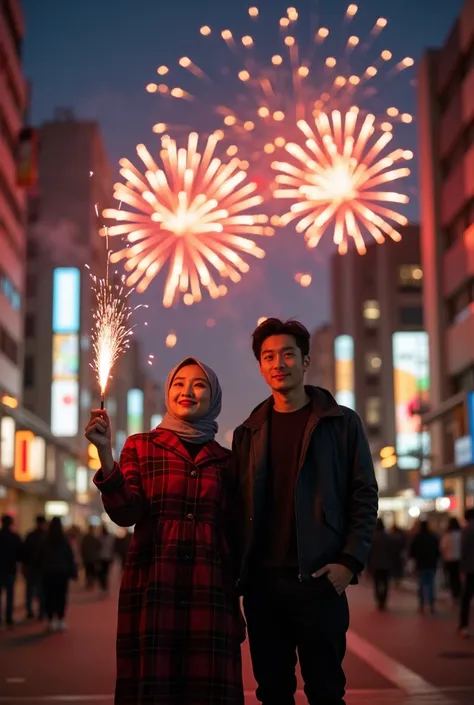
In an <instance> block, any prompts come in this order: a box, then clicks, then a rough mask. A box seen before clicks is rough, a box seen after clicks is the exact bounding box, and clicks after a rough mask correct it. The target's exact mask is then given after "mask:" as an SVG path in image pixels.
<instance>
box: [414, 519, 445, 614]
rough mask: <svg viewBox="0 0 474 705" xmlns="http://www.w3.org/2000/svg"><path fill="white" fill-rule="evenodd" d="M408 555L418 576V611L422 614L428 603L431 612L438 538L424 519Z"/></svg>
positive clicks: (432, 609) (433, 604) (434, 598)
mask: <svg viewBox="0 0 474 705" xmlns="http://www.w3.org/2000/svg"><path fill="white" fill-rule="evenodd" d="M410 555H411V558H412V559H413V561H414V563H415V570H416V574H417V577H418V599H419V611H420V612H421V613H422V614H423V613H424V611H425V605H426V604H428V605H429V607H430V611H431V613H432V614H434V613H435V603H436V570H437V567H438V560H439V540H438V537H437V536H436V534H435V533H433V532H432V531H431V529H430V527H429V524H428V522H427V521H426V520H423V521H420V524H419V531H418V533H417V534H416V535H415V536H414V538H413V541H412V543H411V547H410Z"/></svg>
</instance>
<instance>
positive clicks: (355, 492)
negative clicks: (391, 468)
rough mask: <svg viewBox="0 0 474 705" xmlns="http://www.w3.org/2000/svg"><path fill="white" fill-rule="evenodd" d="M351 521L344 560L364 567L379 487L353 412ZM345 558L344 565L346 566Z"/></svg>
mask: <svg viewBox="0 0 474 705" xmlns="http://www.w3.org/2000/svg"><path fill="white" fill-rule="evenodd" d="M348 440H349V455H348V461H349V472H350V477H349V518H348V525H347V539H346V543H345V546H344V550H343V558H345V557H347V558H348V559H349V560H352V561H355V562H356V563H353V565H358V566H359V567H360V569H363V568H364V567H365V564H366V563H367V558H368V555H369V551H370V547H371V544H372V537H373V534H374V530H375V524H376V521H377V512H378V488H377V481H376V479H375V471H374V464H373V462H372V454H371V452H370V448H369V443H368V440H367V436H366V435H365V431H364V429H363V427H362V422H361V420H360V418H359V417H358V415H357V414H356V413H354V414H353V415H352V416H351V419H350V421H349V439H348ZM344 562H345V561H344V559H343V560H341V563H344Z"/></svg>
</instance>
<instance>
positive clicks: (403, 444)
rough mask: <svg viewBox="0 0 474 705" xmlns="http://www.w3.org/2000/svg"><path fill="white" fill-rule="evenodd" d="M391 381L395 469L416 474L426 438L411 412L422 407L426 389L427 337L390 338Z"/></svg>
mask: <svg viewBox="0 0 474 705" xmlns="http://www.w3.org/2000/svg"><path fill="white" fill-rule="evenodd" d="M392 344H393V380H394V400H395V432H396V447H397V456H398V467H400V468H402V469H404V470H417V469H418V468H419V467H420V460H419V458H420V456H422V457H424V458H427V457H428V456H429V453H430V435H429V433H428V432H427V431H422V432H420V417H419V416H418V415H416V414H413V409H415V408H417V407H419V406H422V407H423V406H426V405H427V403H428V397H429V389H430V374H429V347H428V334H427V333H425V332H424V331H417V332H411V331H401V332H397V333H394V334H393V339H392Z"/></svg>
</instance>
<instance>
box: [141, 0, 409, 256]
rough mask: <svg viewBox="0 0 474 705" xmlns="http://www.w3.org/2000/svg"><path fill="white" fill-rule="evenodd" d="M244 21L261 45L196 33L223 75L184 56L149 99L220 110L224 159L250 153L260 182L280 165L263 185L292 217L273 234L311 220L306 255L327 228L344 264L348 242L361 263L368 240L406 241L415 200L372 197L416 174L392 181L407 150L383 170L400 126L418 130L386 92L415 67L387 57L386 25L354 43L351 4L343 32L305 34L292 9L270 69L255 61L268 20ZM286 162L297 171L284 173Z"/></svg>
mask: <svg viewBox="0 0 474 705" xmlns="http://www.w3.org/2000/svg"><path fill="white" fill-rule="evenodd" d="M248 15H249V22H250V23H251V24H253V25H254V26H255V35H254V34H253V32H252V30H251V29H249V31H248V33H245V34H244V35H243V36H241V37H240V36H239V37H237V36H235V35H234V33H233V32H232V31H231V30H230V29H223V30H215V29H214V28H212V27H210V26H204V27H201V30H200V33H201V35H202V37H203V40H204V41H206V42H212V41H213V42H214V45H213V52H212V56H213V66H219V67H223V68H221V69H220V72H219V73H218V74H217V73H216V71H215V69H212V68H211V69H209V70H206V67H204V66H200V65H198V63H196V62H194V61H193V59H192V58H190V57H188V56H183V57H181V58H180V59H179V60H178V66H177V67H168V66H159V67H158V69H157V73H158V76H159V82H158V83H150V84H148V85H147V91H148V92H149V93H154V94H156V95H157V96H159V97H160V98H172V99H177V100H182V101H185V102H190V101H197V100H199V101H200V102H202V103H204V104H206V105H213V106H214V113H215V115H216V116H217V117H216V118H215V124H214V125H213V128H214V127H215V129H216V132H217V134H219V136H222V135H224V142H223V144H225V145H226V147H227V149H228V153H229V154H232V155H237V156H238V155H239V154H241V153H243V151H244V150H245V159H248V160H249V161H250V162H254V163H255V164H257V165H258V166H257V168H258V169H259V170H262V169H263V168H264V165H265V164H268V166H270V160H275V162H274V165H275V163H276V164H278V168H277V169H276V171H277V172H282V173H279V174H278V176H277V177H276V179H275V180H274V181H273V180H272V179H271V178H269V179H268V181H269V182H270V181H272V183H271V187H270V188H271V191H273V192H274V195H275V196H276V197H277V198H290V197H291V198H293V199H294V200H295V203H294V204H293V206H292V209H291V211H290V213H287V214H285V215H284V216H283V218H282V219H279V218H278V217H277V216H275V217H274V221H273V223H274V224H275V225H280V224H282V225H285V224H288V223H289V222H290V221H291V220H293V219H295V218H296V217H297V215H298V214H301V213H305V217H304V218H303V219H302V220H300V222H299V223H298V229H299V230H301V232H306V240H307V243H308V245H310V246H311V247H313V246H315V244H316V243H317V242H318V241H319V239H320V237H321V235H322V234H323V232H324V231H325V230H327V229H328V228H330V229H333V234H334V240H335V242H336V243H337V245H338V248H339V252H340V253H344V252H345V251H346V249H347V243H348V239H347V238H348V235H350V236H351V237H352V238H353V239H354V242H355V243H356V246H357V248H358V250H359V252H364V251H365V245H364V238H365V237H366V236H367V235H368V234H371V235H372V236H373V237H375V239H376V240H377V241H378V242H381V241H382V240H383V239H384V235H388V236H389V237H392V238H393V239H399V233H398V231H396V230H395V229H394V227H393V226H392V225H390V223H389V222H388V221H391V222H395V223H397V224H400V225H403V224H404V223H406V218H405V217H404V216H403V215H399V214H398V212H397V205H401V204H404V203H406V202H407V201H408V198H407V197H406V196H405V195H404V194H399V193H385V194H383V193H382V192H380V191H378V192H377V193H376V192H375V189H376V188H377V186H380V185H381V184H382V183H386V182H387V181H391V180H394V179H398V178H401V177H403V176H407V175H408V174H409V170H408V169H407V168H400V169H393V170H392V169H391V163H392V164H393V163H395V162H396V161H400V160H403V159H410V158H411V157H412V156H413V155H412V153H411V152H410V151H409V150H403V149H400V150H395V151H392V153H391V154H387V155H386V156H384V157H383V158H382V157H380V158H379V159H378V155H381V152H382V151H383V149H384V148H385V147H386V145H387V144H388V142H389V141H390V140H391V138H392V135H393V131H394V127H395V126H403V125H409V124H410V123H411V122H412V119H413V118H412V116H411V114H409V113H407V112H403V111H402V110H400V109H399V108H397V107H396V106H395V105H393V103H391V102H388V99H387V95H391V94H389V93H388V91H387V87H388V86H391V87H392V88H393V80H394V79H396V77H397V76H399V75H401V74H402V73H404V72H405V71H406V70H407V69H409V68H410V67H411V66H413V64H414V61H413V59H412V58H411V57H408V56H407V57H404V58H401V57H400V58H399V59H397V58H395V57H394V55H393V53H392V52H391V51H390V50H389V49H387V48H385V47H384V46H383V45H381V43H380V40H381V37H382V36H383V32H384V30H385V28H386V26H387V24H388V22H387V20H386V19H385V18H384V17H378V18H376V19H375V21H372V22H370V24H369V25H368V28H367V30H363V31H362V32H359V31H357V28H358V26H359V25H358V17H359V15H360V13H359V8H358V6H357V5H355V4H353V3H351V4H350V5H348V7H347V9H346V13H345V17H344V21H343V29H342V30H341V29H339V30H338V31H336V32H333V31H332V29H330V28H329V27H326V26H324V25H323V24H321V23H318V22H317V21H315V20H314V19H313V18H310V17H308V18H305V20H304V21H303V22H299V21H298V20H299V13H298V10H297V8H295V7H289V8H288V9H287V12H286V14H285V16H283V17H281V18H279V20H278V31H279V34H278V43H275V45H274V51H273V52H272V54H271V55H270V57H268V56H264V55H263V54H262V53H261V52H259V41H258V35H256V33H257V25H256V24H255V22H256V21H257V20H259V19H260V17H261V13H260V11H259V9H258V8H257V7H250V8H249V10H248ZM361 21H362V22H363V18H361ZM265 24H266V25H267V24H268V23H267V22H265ZM298 24H301V25H302V26H303V30H302V31H301V28H300V29H299V28H298ZM308 28H309V32H310V36H309V41H306V40H305V38H304V37H303V40H302V41H301V39H299V38H298V35H301V34H302V33H304V32H306V31H307V29H308ZM255 36H257V38H255ZM222 46H226V47H227V48H228V49H229V50H230V51H229V52H228V54H227V58H226V59H224V60H216V58H215V57H216V56H218V55H219V54H218V52H219V48H220V47H222ZM217 87H219V89H220V90H219V95H224V96H225V95H229V96H232V99H231V100H230V101H229V102H228V104H222V102H220V103H218V104H216V95H217V92H216V88H217ZM391 100H392V99H391V98H390V101H391ZM163 105H165V104H163ZM357 114H359V120H360V121H361V122H360V123H359V124H361V125H362V126H361V127H360V130H359V131H357V129H356V127H357V125H356V117H357ZM312 124H315V130H314V131H313V129H312V128H311V127H310V125H312ZM153 129H154V131H155V132H156V133H158V134H164V133H165V132H166V133H169V134H172V133H173V132H179V131H181V130H182V129H183V126H179V125H175V124H173V123H172V121H170V122H160V123H157V124H156V125H154V127H153ZM373 135H374V144H373V145H372V146H370V147H369V140H370V139H371V138H372V136H373ZM284 150H286V154H285V151H284ZM288 154H290V155H291V157H292V158H293V161H295V162H296V163H292V162H289V161H288ZM280 155H281V156H280ZM283 155H284V156H283ZM262 157H263V159H262ZM390 162H391V163H390ZM295 170H296V172H297V173H295ZM282 185H285V186H289V187H291V188H289V189H282V188H281V186H282ZM351 198H352V200H353V203H352V206H350V202H351ZM296 201H298V203H296ZM383 201H385V202H391V203H392V204H397V205H396V206H395V207H394V209H388V208H386V207H382V206H380V205H378V203H377V202H383ZM374 202H375V203H374ZM310 204H312V205H310Z"/></svg>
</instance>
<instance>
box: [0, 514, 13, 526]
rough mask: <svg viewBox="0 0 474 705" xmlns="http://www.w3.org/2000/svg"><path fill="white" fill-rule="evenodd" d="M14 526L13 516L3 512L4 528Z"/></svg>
mask: <svg viewBox="0 0 474 705" xmlns="http://www.w3.org/2000/svg"><path fill="white" fill-rule="evenodd" d="M12 526H13V517H12V516H10V514H3V516H2V529H10V528H11V527H12Z"/></svg>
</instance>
